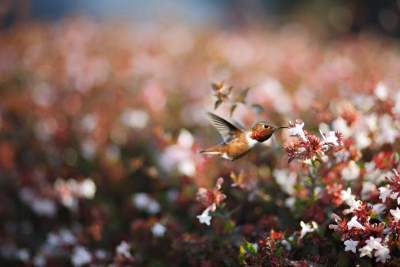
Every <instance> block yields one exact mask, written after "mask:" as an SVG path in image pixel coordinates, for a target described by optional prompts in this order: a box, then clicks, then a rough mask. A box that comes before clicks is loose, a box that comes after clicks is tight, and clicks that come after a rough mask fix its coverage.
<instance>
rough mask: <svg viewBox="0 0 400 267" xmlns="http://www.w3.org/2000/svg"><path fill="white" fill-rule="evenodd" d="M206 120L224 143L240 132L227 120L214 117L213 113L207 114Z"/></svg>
mask: <svg viewBox="0 0 400 267" xmlns="http://www.w3.org/2000/svg"><path fill="white" fill-rule="evenodd" d="M207 115H208V118H209V119H210V122H211V123H212V125H213V126H214V127H215V128H216V129H217V130H218V132H219V134H220V135H221V136H222V139H223V140H224V142H228V141H229V140H230V139H232V138H233V137H235V136H236V135H238V134H240V133H241V132H242V130H241V129H239V128H238V127H236V126H235V125H233V124H232V123H230V122H228V121H227V120H225V119H223V118H221V117H219V116H217V115H215V114H214V113H211V112H207Z"/></svg>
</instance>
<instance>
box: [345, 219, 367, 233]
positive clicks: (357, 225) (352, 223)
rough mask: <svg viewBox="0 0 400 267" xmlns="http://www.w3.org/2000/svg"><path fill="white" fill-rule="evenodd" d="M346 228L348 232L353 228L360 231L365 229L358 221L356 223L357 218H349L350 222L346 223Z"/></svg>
mask: <svg viewBox="0 0 400 267" xmlns="http://www.w3.org/2000/svg"><path fill="white" fill-rule="evenodd" d="M347 228H348V229H349V230H351V229H353V228H356V229H362V230H364V229H365V228H364V226H363V225H362V224H361V223H360V222H359V221H357V216H353V217H352V218H351V220H350V221H349V222H348V223H347Z"/></svg>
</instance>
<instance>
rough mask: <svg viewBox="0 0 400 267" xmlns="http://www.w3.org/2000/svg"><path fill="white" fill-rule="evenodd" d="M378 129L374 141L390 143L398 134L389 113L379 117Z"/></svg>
mask: <svg viewBox="0 0 400 267" xmlns="http://www.w3.org/2000/svg"><path fill="white" fill-rule="evenodd" d="M379 129H380V131H378V136H377V137H376V142H377V143H378V144H385V143H389V144H392V143H394V142H395V141H396V138H397V136H398V135H399V131H398V129H396V124H395V121H394V120H393V119H392V117H391V116H390V115H389V114H384V115H382V116H381V117H380V118H379Z"/></svg>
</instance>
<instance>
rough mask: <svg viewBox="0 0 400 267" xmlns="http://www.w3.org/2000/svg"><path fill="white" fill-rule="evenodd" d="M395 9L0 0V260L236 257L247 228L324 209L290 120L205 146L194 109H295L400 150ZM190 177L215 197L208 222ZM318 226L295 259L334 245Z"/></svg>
mask: <svg viewBox="0 0 400 267" xmlns="http://www.w3.org/2000/svg"><path fill="white" fill-rule="evenodd" d="M399 15H400V1H386V0H381V1H374V0H358V1H349V0H343V1H340V0H337V1H327V0H326V1H324V0H318V1H317V0H315V1H312V0H303V1H301V0H298V1H293V0H286V1H284V0H279V1H278V0H277V1H273V0H243V1H239V0H232V1H228V0H202V1H190V0H187V1H183V0H182V1H179V0H168V1H167V0H146V1H145V0H143V1H139V0H137V1H136V0H135V1H133V0H30V1H29V0H0V266H35V267H36V266H38V267H41V266H71V265H73V266H152V267H159V266H201V267H213V266H215V267H217V266H218V267H219V266H237V265H238V260H239V259H245V258H246V257H249V259H250V260H252V258H251V257H250V256H251V255H250V254H246V252H245V250H244V249H243V244H244V245H245V246H247V248H248V247H249V245H248V243H246V242H247V241H246V242H245V243H243V242H244V241H245V240H248V241H249V242H251V243H254V244H255V243H257V242H258V240H261V241H262V240H264V238H265V236H266V234H267V233H275V234H274V235H275V237H276V236H282V237H283V236H284V235H286V237H289V236H293V237H298V236H299V235H298V234H297V232H298V230H299V222H300V221H301V220H304V221H306V222H308V221H311V220H315V221H317V222H318V223H321V224H323V225H328V224H329V223H330V222H329V218H330V217H329V216H328V215H327V214H328V213H329V212H331V211H332V210H333V209H334V208H335V207H331V206H330V205H331V203H333V202H332V201H330V199H328V200H326V201H325V202H324V203H322V204H321V203H319V202H313V203H309V202H308V201H309V200H310V198H309V197H308V196H309V193H307V192H308V191H307V190H309V187H310V186H309V184H307V181H303V180H301V179H300V176H299V175H298V173H301V168H302V167H301V164H298V165H296V164H295V163H293V164H288V157H287V155H286V153H285V150H284V149H283V147H284V146H285V145H286V144H287V142H289V141H290V138H289V136H288V135H287V134H286V133H285V132H283V131H282V132H281V133H279V134H278V135H277V136H276V139H275V138H273V139H272V140H270V141H269V142H266V143H265V144H263V145H260V146H259V147H257V148H256V149H255V151H254V153H253V152H251V153H249V155H247V156H246V157H245V158H243V159H241V160H238V161H235V162H234V163H232V162H228V161H224V160H221V159H218V158H207V157H203V156H202V155H200V154H199V153H198V152H199V150H201V149H202V148H205V147H207V146H211V145H213V144H215V143H217V142H219V141H220V139H219V137H218V134H217V133H216V131H215V129H213V128H212V127H211V126H210V124H209V122H208V121H207V118H206V115H205V114H206V112H207V111H213V112H216V113H218V114H219V115H221V116H223V117H226V118H230V119H231V120H234V121H239V122H240V123H242V124H244V125H246V126H251V125H252V124H253V123H254V122H255V121H256V120H260V119H263V120H268V121H270V122H272V123H273V124H276V125H284V124H287V123H288V121H293V120H295V119H301V120H303V121H304V122H305V125H306V128H305V129H307V131H308V130H309V131H313V132H315V133H318V129H321V128H323V129H325V130H326V129H332V130H336V131H340V132H342V133H344V135H345V136H344V138H347V139H348V140H347V139H346V140H347V142H346V146H347V148H348V150H349V151H351V153H348V155H350V156H351V157H352V158H351V159H354V160H358V159H359V157H360V155H361V152H360V151H361V150H364V151H366V152H365V153H364V154H363V158H362V159H361V160H362V161H363V162H367V163H368V162H369V161H371V158H373V155H374V154H375V153H376V152H377V151H380V149H381V147H384V149H386V150H391V149H392V150H394V151H396V150H397V151H398V150H399V149H398V148H399V146H398V142H397V144H396V140H399V134H398V133H399V131H398V129H399V126H398V114H400V94H399V93H398V88H400V80H399V77H400V53H399V43H398V40H397V37H398V36H399V33H400V16H399ZM213 82H224V83H221V84H219V85H218V86H216V85H215V84H214V87H211V83H213ZM230 86H233V87H234V89H233V90H230V89H229V88H230ZM247 89H248V90H247ZM228 92H229V93H228ZM392 96H393V97H392ZM218 100H221V103H220V105H215V104H216V101H217V102H218ZM380 129H385V131H380ZM392 143H393V148H392V146H391V144H392ZM348 155H342V158H346V157H349V156H348ZM382 157H383V158H385V157H386V156H385V154H383V156H382ZM346 164H347V163H343V164H342V165H343V166H345V165H346ZM352 165H356V164H354V162H353V164H352ZM343 166H342V167H341V168H343ZM299 170H300V171H299ZM371 170H373V171H374V173H376V172H380V171H381V170H375V169H373V168H372V169H371ZM356 171H357V172H356V175H355V176H354V179H355V178H357V177H358V176H359V171H360V170H358V169H357V170H356ZM385 171H386V172H383V170H382V173H380V175H381V176H384V175H386V173H387V172H389V170H385ZM371 172H372V171H371ZM338 173H340V171H338V170H335V171H334V174H333V175H331V176H332V177H331V176H329V175H326V176H327V177H331V178H332V179H334V178H335V179H336V178H337V177H340V175H339V174H338ZM374 175H375V174H374ZM218 177H223V184H222V189H221V184H218V185H216V180H217V179H218ZM373 186H374V185H373ZM202 187H203V188H202ZM370 187H371V186H370ZM370 187H369V188H370ZM200 188H202V190H200ZM335 188H336V187H335ZM338 188H339V187H338ZM336 189H337V188H336ZM336 189H335V190H336ZM207 190H209V191H207ZM220 190H221V191H220ZM312 190H313V189H312ZM337 190H339V191H340V188H339V189H337ZM360 190H361V189H360ZM360 190H359V191H360ZM198 191H202V192H203V193H204V192H211V193H210V195H211V196H214V195H216V196H218V197H219V198H220V199H222V200H223V203H222V204H221V203H218V204H221V207H218V209H217V211H216V212H215V213H213V216H214V215H215V216H214V217H213V218H212V224H211V225H205V224H204V223H202V222H200V221H199V220H198V216H200V215H201V214H203V212H204V211H205V209H206V208H207V206H205V205H204V203H201V201H197V200H196V193H197V192H198ZM221 192H223V194H226V196H227V197H226V200H224V199H223V198H221V194H222V193H221ZM310 192H311V189H310ZM375 196H377V195H375ZM207 204H210V203H207ZM324 205H325V206H324ZM311 206H312V208H310V207H311ZM325 207H327V208H326V209H325ZM201 218H202V217H201ZM324 220H325V221H324ZM273 231H281V232H282V233H277V232H273ZM296 231H297V232H296ZM327 235H328V237H327V238H325V237H324V240H325V241H326V242H325V241H321V242H325V243H324V244H325V245H324V246H319V245H317V246H313V244H315V242H314V241H313V242H314V243H313V242H310V244H309V245H310V247H311V249H308V247H307V249H304V250H303V248H304V247H303V246H300V247H299V248H298V249H297V248H296V244H300V243H301V242H297V239H293V238H292V239H291V240H292V241H293V240H294V241H293V242H292V244H291V245H293V248H294V249H293V250H292V251H293V253H292V254H291V255H289V256H290V259H291V260H294V261H297V260H299V261H300V260H303V259H304V260H307V261H310V262H312V263H313V262H315V261H319V262H320V263H321V264H322V266H324V263H326V262H329V261H331V262H336V259H337V257H336V256H337V255H338V254H339V253H342V252H343V245H342V244H341V243H338V242H336V241H335V239H334V238H331V237H330V236H329V232H328V234H327ZM221 236H222V237H223V238H221ZM321 240H322V239H321ZM332 240H333V241H332ZM318 242H319V241H318ZM301 244H303V243H301ZM281 251H283V248H282V250H281ZM279 253H280V252H279ZM249 255H250V256H249ZM259 255H262V254H259ZM341 255H342V254H341ZM289 256H288V257H289ZM262 257H264V256H263V255H262ZM277 258H282V257H281V256H279V257H277ZM344 258H346V257H344ZM253 260H254V259H253ZM372 263H374V262H372ZM355 265H356V264H351V262H350V264H349V266H355ZM256 266H257V265H256ZM293 266H305V265H293ZM315 266H317V265H315ZM360 266H367V265H363V264H360Z"/></svg>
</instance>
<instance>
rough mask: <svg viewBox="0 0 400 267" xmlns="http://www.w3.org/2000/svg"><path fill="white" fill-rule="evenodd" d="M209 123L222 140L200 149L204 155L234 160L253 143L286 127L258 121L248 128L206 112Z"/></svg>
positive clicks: (244, 152) (264, 139) (263, 139)
mask: <svg viewBox="0 0 400 267" xmlns="http://www.w3.org/2000/svg"><path fill="white" fill-rule="evenodd" d="M207 115H208V117H209V120H210V122H211V124H212V125H213V126H214V127H215V128H216V129H217V131H218V132H219V134H220V135H221V137H222V139H223V142H222V143H221V144H218V145H215V146H212V147H210V148H207V149H204V150H201V151H200V153H202V154H205V155H216V156H220V157H222V158H224V159H228V160H231V161H234V160H236V159H238V158H240V157H242V156H244V155H245V154H247V153H248V152H249V151H250V150H251V149H252V148H253V147H254V146H255V145H257V144H258V143H262V142H264V141H266V140H268V139H269V138H270V137H271V136H272V135H273V134H274V133H275V131H276V130H278V129H283V128H288V127H286V126H282V127H276V126H273V125H271V124H268V123H267V122H266V121H259V122H257V123H255V124H254V125H253V127H251V128H250V129H244V128H243V127H242V126H238V125H234V124H233V123H230V122H229V121H227V120H225V119H223V118H221V117H219V116H217V115H215V114H214V113H211V112H207Z"/></svg>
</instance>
